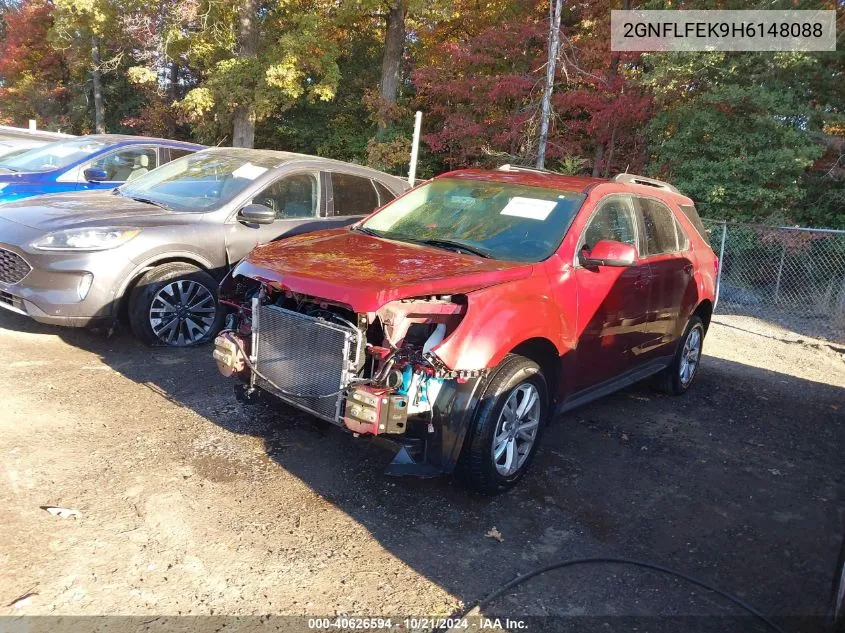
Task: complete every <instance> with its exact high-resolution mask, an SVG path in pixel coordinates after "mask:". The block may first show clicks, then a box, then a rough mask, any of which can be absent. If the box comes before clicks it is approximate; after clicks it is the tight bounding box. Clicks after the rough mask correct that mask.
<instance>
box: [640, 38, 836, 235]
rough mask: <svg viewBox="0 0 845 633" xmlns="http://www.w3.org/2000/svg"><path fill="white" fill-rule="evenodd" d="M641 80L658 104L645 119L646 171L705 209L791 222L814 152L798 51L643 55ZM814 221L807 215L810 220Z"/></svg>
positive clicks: (810, 61)
mask: <svg viewBox="0 0 845 633" xmlns="http://www.w3.org/2000/svg"><path fill="white" fill-rule="evenodd" d="M648 63H649V64H650V72H649V73H647V75H646V77H647V78H646V82H650V84H651V86H650V87H651V89H652V90H653V92H654V94H655V95H656V97H657V101H658V103H659V104H660V109H659V111H658V112H657V113H656V115H655V116H654V117H653V118H652V119H651V121H650V123H649V128H648V129H649V133H650V149H651V164H650V169H651V171H652V173H654V174H656V175H658V176H661V177H664V178H665V179H667V180H669V181H671V182H673V183H674V184H675V185H677V186H678V187H679V188H680V189H681V190H682V191H684V192H685V193H686V194H688V195H689V196H690V197H692V198H693V199H694V200H695V201H696V203H697V204H698V206H699V211H700V212H701V213H702V215H704V216H707V217H711V218H725V219H732V220H753V221H773V222H794V221H796V220H797V219H798V218H799V217H807V216H808V215H809V214H807V213H804V212H802V211H801V210H802V209H804V207H803V206H802V205H803V204H804V203H805V200H806V199H807V193H808V189H807V182H806V178H805V175H806V174H807V172H808V170H809V169H810V167H811V166H812V165H813V164H814V162H815V161H816V160H817V159H818V158H820V157H821V156H822V154H823V149H822V147H821V146H820V144H819V135H820V132H821V130H820V129H819V128H818V125H819V121H820V119H819V117H817V116H814V114H815V113H814V109H813V108H812V107H811V105H810V104H809V103H807V98H806V95H807V92H808V91H809V90H810V86H809V85H808V82H807V80H806V78H807V77H810V76H811V75H812V73H813V72H814V71H815V72H818V68H816V66H817V64H818V61H817V59H815V58H813V57H811V56H808V55H806V54H799V53H794V54H769V53H734V54H717V53H712V54H690V53H678V54H671V55H659V56H658V55H652V56H650V58H649V59H648ZM818 221H819V220H818V219H816V220H813V223H816V222H818Z"/></svg>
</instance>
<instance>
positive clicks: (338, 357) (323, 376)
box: [252, 301, 363, 426]
mask: <svg viewBox="0 0 845 633" xmlns="http://www.w3.org/2000/svg"><path fill="white" fill-rule="evenodd" d="M252 335H253V340H252V350H253V361H252V362H253V364H254V365H255V368H256V369H257V370H258V373H260V374H261V376H259V375H257V374H255V373H253V380H254V381H255V384H256V386H258V387H260V388H261V389H264V390H265V391H268V392H269V393H271V394H273V395H274V396H276V397H277V398H279V399H280V400H282V401H284V402H286V403H288V404H290V405H292V406H295V407H297V408H299V409H302V410H303V411H307V412H308V413H310V414H312V415H315V416H317V417H318V418H320V419H322V420H326V421H327V422H331V423H333V424H337V425H339V426H342V425H343V420H342V416H341V412H342V410H343V402H344V400H345V394H344V393H342V392H341V393H338V394H336V395H334V396H331V397H324V398H314V397H300V396H295V395H292V394H291V392H293V393H305V394H320V395H322V394H328V393H333V392H336V391H341V390H343V389H345V388H346V387H348V386H349V384H350V383H351V382H352V381H353V380H354V379H355V378H356V377H357V372H358V369H359V368H360V367H361V364H362V354H363V349H362V345H361V344H360V343H361V336H362V334H361V332H360V331H358V330H355V329H353V328H350V327H345V326H343V325H340V324H337V323H334V322H331V321H328V320H326V319H323V318H319V317H312V316H309V315H307V314H302V313H300V312H294V311H293V310H287V309H285V308H281V307H279V306H274V305H267V304H265V305H258V301H255V303H254V304H253V320H252ZM264 376H266V378H264ZM268 379H269V380H268ZM271 381H272V382H271ZM285 392H287V393H285Z"/></svg>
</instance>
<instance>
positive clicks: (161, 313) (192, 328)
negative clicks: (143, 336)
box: [149, 279, 217, 347]
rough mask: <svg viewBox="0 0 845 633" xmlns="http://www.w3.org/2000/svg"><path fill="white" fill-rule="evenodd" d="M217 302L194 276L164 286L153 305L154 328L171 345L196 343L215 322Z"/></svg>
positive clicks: (161, 338) (152, 319)
mask: <svg viewBox="0 0 845 633" xmlns="http://www.w3.org/2000/svg"><path fill="white" fill-rule="evenodd" d="M216 313H217V302H216V301H215V299H214V295H213V294H212V292H211V290H209V289H208V288H206V287H205V286H204V285H203V284H201V283H199V282H196V281H192V280H190V279H175V280H174V281H172V282H170V283H168V284H167V285H165V286H163V287H162V288H161V289H160V290H159V291H158V292H157V293H156V294H155V296H154V297H153V300H152V302H151V304H150V317H149V318H150V327H151V328H152V330H153V333H154V334H155V335H156V336H157V337H158V339H159V340H160V341H161V342H162V343H165V344H167V345H172V346H176V347H184V346H186V345H194V344H196V343H198V342H199V341H201V340H202V339H203V337H205V336H206V335H207V334H208V332H209V330H210V329H211V327H212V326H213V324H214V317H215V314H216Z"/></svg>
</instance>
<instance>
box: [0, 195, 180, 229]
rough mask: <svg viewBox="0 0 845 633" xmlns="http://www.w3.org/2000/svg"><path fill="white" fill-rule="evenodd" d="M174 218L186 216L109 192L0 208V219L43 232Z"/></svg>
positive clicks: (47, 198)
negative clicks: (167, 217)
mask: <svg viewBox="0 0 845 633" xmlns="http://www.w3.org/2000/svg"><path fill="white" fill-rule="evenodd" d="M175 215H189V214H177V213H174V212H172V211H168V210H166V209H162V208H160V207H156V206H154V205H152V204H146V203H143V202H137V201H135V200H132V199H131V198H125V197H123V196H119V195H115V194H113V193H112V192H111V191H88V192H79V193H60V194H54V195H47V196H37V197H34V198H27V199H26V200H20V201H16V202H9V203H6V204H4V205H0V218H4V219H6V220H9V221H10V222H15V223H17V224H22V225H23V226H28V227H30V228H34V229H42V230H44V231H57V230H61V229H69V228H74V227H84V226H93V225H96V226H106V225H108V226H129V225H132V226H145V225H154V224H161V223H162V220H163V219H164V217H166V216H175ZM190 215H194V214H190Z"/></svg>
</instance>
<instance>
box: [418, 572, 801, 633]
mask: <svg viewBox="0 0 845 633" xmlns="http://www.w3.org/2000/svg"><path fill="white" fill-rule="evenodd" d="M597 563H601V564H612V565H632V566H634V567H641V568H644V569H651V570H652V571H659V572H661V573H664V574H668V575H670V576H675V577H676V578H681V579H682V580H686V581H687V582H689V583H692V584H693V585H697V586H699V587H701V588H702V589H707V590H708V591H712V592H713V593H715V594H718V595H720V596H722V597H723V598H725V599H726V600H729V601H731V602H733V603H734V604H736V605H737V606H739V607H742V608H743V609H745V610H746V611H747V612H748V613H750V614H752V615H753V616H754V617H756V618H757V619H758V620H760V621H761V622H763V623H764V624H765V625H766V626H768V627H770V628H771V629H772V630H773V631H777V633H785V632H784V630H783V629H782V628H780V627H779V626H778V625H777V624H775V623H774V622H772V621H771V620H770V619H769V618H767V617H766V616H765V615H763V614H762V613H760V612H759V611H758V610H757V609H755V608H754V607H752V606H751V605H750V604H748V603H747V602H745V601H744V600H743V599H742V598H738V597H737V596H734V595H733V594H730V593H728V592H726V591H722V590H721V589H718V588H716V587H714V586H712V585H708V584H707V583H706V582H704V581H701V580H698V579H697V578H693V577H692V576H689V575H687V574H685V573H683V572H680V571H677V570H675V569H670V568H669V567H663V566H661V565H655V564H653V563H648V562H645V561H639V560H632V559H629V558H606V557H601V558H572V559H569V560H563V561H558V562H557V563H551V564H550V565H544V566H543V567H538V568H537V569H534V570H532V571H529V572H527V573H525V574H522V575H520V576H517V577H516V578H514V579H513V580H511V581H510V582H508V583H505V584H504V585H502V586H501V587H499V588H498V589H496V591H494V592H493V593H491V594H490V595H488V596H487V597H486V598H482V599H481V600H479V601H477V602H476V603H475V605H473V606H472V607H470V608H469V609H466V610H464V611H463V612H462V613H460V614H459V615H457V616H455V618H456V619H460V618H463V617H466V616H469V615H477V614H478V613H479V612H480V611H481V609H483V608H485V607H487V606H489V605H490V603H491V602H493V601H494V600H495V599H496V598H499V597H501V596H502V595H504V594H505V593H507V592H508V591H510V590H511V589H513V588H514V587H516V586H518V585H521V584H522V583H524V582H525V581H527V580H530V579H531V578H534V577H535V576H539V575H540V574H545V573H546V572H550V571H553V570H555V569H563V568H564V567H574V566H576V565H591V564H597ZM442 630H443V629H435V630H433V631H432V633H437V632H438V631H442Z"/></svg>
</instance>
